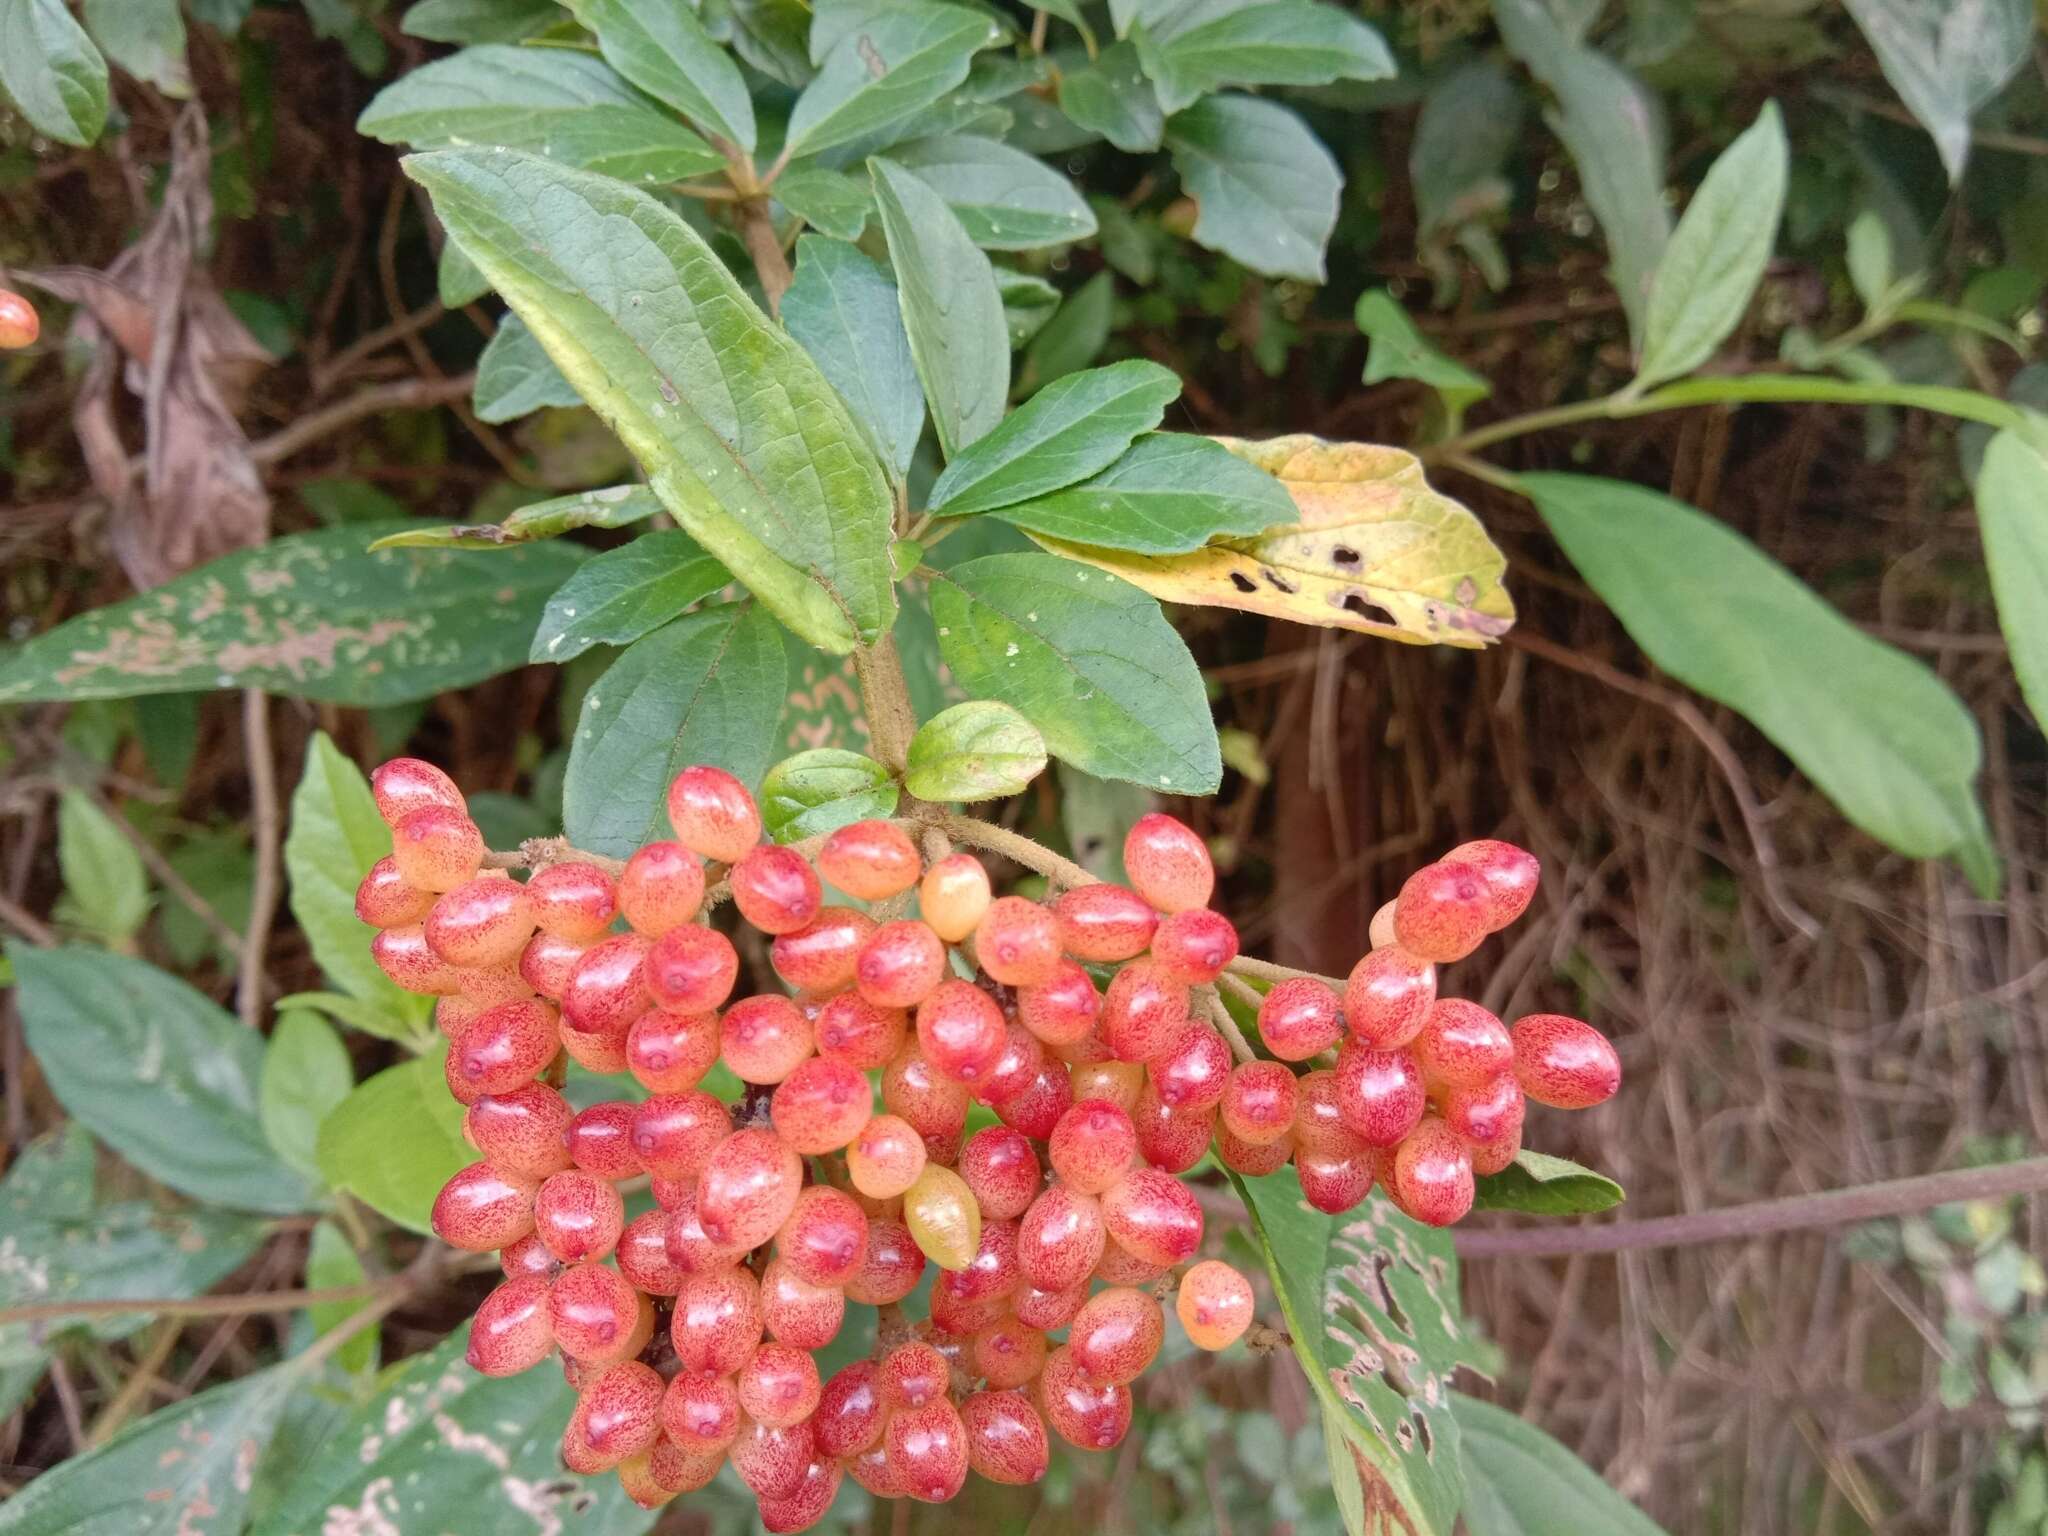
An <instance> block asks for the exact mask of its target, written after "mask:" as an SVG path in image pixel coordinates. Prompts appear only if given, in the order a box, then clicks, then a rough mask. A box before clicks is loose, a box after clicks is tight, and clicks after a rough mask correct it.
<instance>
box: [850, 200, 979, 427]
mask: <svg viewBox="0 0 2048 1536" xmlns="http://www.w3.org/2000/svg"><path fill="white" fill-rule="evenodd" d="M868 169H869V171H870V172H871V173H872V174H873V176H874V181H875V201H876V204H877V205H878V206H879V207H880V209H881V211H882V230H883V232H884V233H885V234H886V235H887V236H888V240H889V257H890V260H891V261H893V262H894V263H895V266H896V282H897V284H898V288H899V293H900V297H901V300H902V308H903V328H904V330H905V331H906V332H907V333H908V334H909V337H910V355H911V357H912V359H913V360H914V361H915V362H916V364H917V376H918V378H919V379H920V380H922V381H923V383H924V394H925V399H926V400H928V401H929V402H930V403H931V409H932V425H933V427H934V428H936V429H937V431H938V434H939V447H940V448H941V449H942V450H943V451H944V453H945V455H946V457H947V458H949V459H950V458H952V457H953V456H954V455H956V454H958V453H959V452H960V450H961V449H963V448H965V447H967V446H968V444H970V443H972V442H974V441H975V440H976V439H977V438H980V437H985V436H987V435H988V433H989V432H990V431H992V430H993V429H994V428H995V425H996V423H997V422H999V421H1001V420H1002V419H1003V403H1004V397H1005V396H1007V395H1008V393H1009V390H1010V343H1009V330H1008V327H1007V325H1006V323H1005V321H1004V319H1003V301H1002V296H1001V295H1000V294H999V293H998V292H997V290H996V280H995V273H994V271H993V270H992V269H991V268H990V266H989V261H988V258H987V257H986V256H984V255H982V253H981V252H980V250H979V249H977V248H976V246H975V244H974V241H973V240H972V239H971V238H970V237H969V236H968V233H967V231H966V229H965V228H964V227H963V226H962V225H961V223H960V220H959V219H958V218H956V217H955V216H954V214H953V210H952V209H950V208H948V207H947V206H946V203H945V199H943V198H942V197H940V196H939V194H938V193H936V192H934V191H933V190H932V189H931V188H930V187H929V186H927V185H925V183H924V182H922V181H920V180H919V179H918V178H917V176H915V175H914V174H913V173H911V172H909V171H906V170H905V169H903V167H902V166H900V165H896V164H893V163H892V162H890V161H887V160H870V161H869V162H868Z"/></svg>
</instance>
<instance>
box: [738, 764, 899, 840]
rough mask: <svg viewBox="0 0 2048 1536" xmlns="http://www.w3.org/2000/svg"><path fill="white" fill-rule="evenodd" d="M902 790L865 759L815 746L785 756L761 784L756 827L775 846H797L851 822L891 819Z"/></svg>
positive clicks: (877, 766)
mask: <svg viewBox="0 0 2048 1536" xmlns="http://www.w3.org/2000/svg"><path fill="white" fill-rule="evenodd" d="M901 799H902V791H901V790H899V789H898V788H897V787H896V783H895V781H894V780H893V779H891V778H890V777H889V770H888V769H886V768H884V767H883V766H882V765H881V764H880V763H878V762H876V761H875V760H874V759H873V758H871V757H862V756H861V755H860V753H858V752H847V751H844V750H842V749H841V748H838V747H816V748H813V749H812V750H810V751H808V752H799V753H797V754H796V755H795V756H793V757H785V758H784V759H783V760H782V761H781V762H779V763H777V764H776V765H775V766H774V767H773V768H771V769H769V770H768V777H767V778H765V779H763V780H762V781H761V824H762V825H763V826H764V827H766V828H767V829H768V835H769V837H771V838H772V839H774V840H775V841H776V842H778V843H798V842H802V841H803V840H804V839H805V838H807V837H817V836H818V835H819V834H821V833H825V832H833V831H836V830H838V829H839V828H840V827H844V826H848V825H850V824H851V823H853V822H856V821H867V820H870V819H872V818H882V817H889V816H894V815H895V814H896V806H897V803H898V801H900V800H901Z"/></svg>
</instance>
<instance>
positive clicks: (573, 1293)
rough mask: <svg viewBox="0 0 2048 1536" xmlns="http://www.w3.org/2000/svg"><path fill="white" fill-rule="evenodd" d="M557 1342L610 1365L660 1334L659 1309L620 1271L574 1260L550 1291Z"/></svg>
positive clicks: (575, 1355)
mask: <svg viewBox="0 0 2048 1536" xmlns="http://www.w3.org/2000/svg"><path fill="white" fill-rule="evenodd" d="M548 1315H549V1319H550V1321H551V1322H553V1324H554V1328H555V1342H556V1343H557V1344H559V1345H560V1346H561V1349H562V1353H563V1354H565V1355H567V1356H568V1357H569V1358H570V1359H571V1360H577V1361H581V1362H582V1363H584V1364H586V1365H599V1366H602V1365H610V1364H611V1363H612V1362H613V1361H615V1360H627V1359H631V1358H632V1357H633V1356H634V1355H637V1354H639V1353H640V1351H641V1350H643V1349H645V1348H646V1347H647V1341H648V1339H649V1338H651V1337H652V1336H653V1333H654V1308H653V1307H652V1306H651V1305H650V1304H649V1303H648V1300H647V1298H646V1297H644V1296H642V1295H641V1294H640V1293H639V1292H637V1291H635V1290H634V1289H633V1287H632V1285H631V1284H629V1283H628V1282H627V1280H626V1277H625V1276H624V1275H622V1274H620V1273H619V1272H618V1271H617V1270H616V1269H610V1268H607V1267H606V1266H605V1265H603V1264H599V1263H596V1262H590V1263H585V1264H572V1265H570V1266H569V1268H567V1269H565V1270H563V1271H562V1272H561V1274H559V1275H557V1276H556V1277H555V1283H554V1288H553V1289H552V1290H550V1291H549V1292H548Z"/></svg>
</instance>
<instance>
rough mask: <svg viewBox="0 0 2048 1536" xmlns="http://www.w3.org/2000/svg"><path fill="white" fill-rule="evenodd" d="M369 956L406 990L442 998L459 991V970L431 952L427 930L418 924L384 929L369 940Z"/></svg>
mask: <svg viewBox="0 0 2048 1536" xmlns="http://www.w3.org/2000/svg"><path fill="white" fill-rule="evenodd" d="M370 958H371V959H372V960H375V961H376V962H377V968H378V969H379V970H381V971H383V973H384V974H385V975H386V976H389V977H390V978H391V980H392V981H393V982H394V983H396V984H397V985H398V986H400V987H403V988H404V989H405V990H406V991H408V992H418V993H421V994H423V995H425V996H429V997H445V996H447V995H448V994H449V993H452V992H460V991H461V990H462V976H461V973H460V972H459V971H458V970H457V969H456V968H455V967H454V966H452V965H450V964H449V963H448V962H447V961H446V960H443V959H442V958H441V957H440V956H439V955H437V954H435V953H434V951H433V949H432V947H431V946H430V945H429V944H428V943H427V930H426V929H425V927H423V926H422V925H421V924H419V923H406V924H404V925H403V926H401V927H397V928H386V929H384V930H383V931H382V932H380V933H379V934H378V935H377V936H376V937H375V938H373V939H371V940H370Z"/></svg>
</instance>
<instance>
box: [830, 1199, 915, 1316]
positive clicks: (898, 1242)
mask: <svg viewBox="0 0 2048 1536" xmlns="http://www.w3.org/2000/svg"><path fill="white" fill-rule="evenodd" d="M924 1265H925V1258H924V1253H923V1250H921V1249H920V1248H919V1247H918V1246H917V1240H916V1239H915V1238H913V1237H912V1236H911V1235H910V1228H908V1227H906V1226H905V1225H904V1224H903V1223H902V1222H900V1221H892V1220H890V1219H889V1218H888V1217H883V1216H878V1217H874V1218H872V1219H870V1220H869V1222H868V1240H867V1244H866V1246H864V1247H863V1248H862V1249H861V1255H860V1269H859V1271H858V1272H856V1273H855V1275H854V1277H853V1278H852V1279H851V1280H849V1281H847V1282H846V1299H847V1300H848V1301H857V1302H859V1303H860V1304H861V1305H862V1306H864V1307H885V1306H887V1305H888V1304H889V1303H890V1302H892V1301H901V1300H902V1299H903V1298H904V1297H906V1296H908V1295H909V1294H910V1293H911V1292H912V1291H914V1290H916V1289H917V1282H918V1280H919V1279H920V1278H922V1277H923V1275H924Z"/></svg>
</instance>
